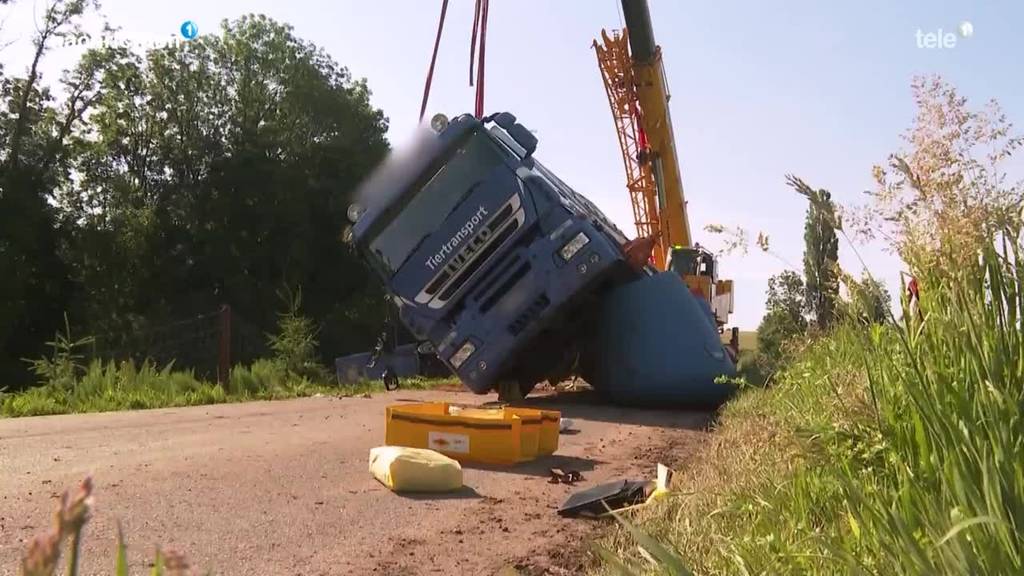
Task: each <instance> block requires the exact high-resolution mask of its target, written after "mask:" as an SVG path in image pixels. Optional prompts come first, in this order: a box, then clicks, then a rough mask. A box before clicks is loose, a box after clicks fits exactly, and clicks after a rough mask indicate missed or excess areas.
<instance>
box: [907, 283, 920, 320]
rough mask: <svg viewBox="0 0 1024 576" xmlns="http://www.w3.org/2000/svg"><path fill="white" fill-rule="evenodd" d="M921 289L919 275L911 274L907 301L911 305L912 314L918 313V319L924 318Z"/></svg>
mask: <svg viewBox="0 0 1024 576" xmlns="http://www.w3.org/2000/svg"><path fill="white" fill-rule="evenodd" d="M920 298H921V291H920V287H918V284H917V277H916V276H911V277H910V282H908V283H907V302H908V304H909V305H910V312H911V314H916V315H917V319H918V320H922V319H923V318H922V315H921V303H920Z"/></svg>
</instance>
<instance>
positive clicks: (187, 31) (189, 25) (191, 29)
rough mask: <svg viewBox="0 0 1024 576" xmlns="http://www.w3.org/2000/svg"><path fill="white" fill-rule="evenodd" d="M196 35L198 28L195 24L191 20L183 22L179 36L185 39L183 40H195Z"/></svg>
mask: <svg viewBox="0 0 1024 576" xmlns="http://www.w3.org/2000/svg"><path fill="white" fill-rule="evenodd" d="M198 33H199V27H198V26H196V23H195V22H193V21H191V20H185V22H183V23H182V24H181V35H182V36H184V37H185V40H191V39H193V38H195V37H196V34H198Z"/></svg>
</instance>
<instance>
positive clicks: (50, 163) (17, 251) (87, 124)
mask: <svg viewBox="0 0 1024 576" xmlns="http://www.w3.org/2000/svg"><path fill="white" fill-rule="evenodd" d="M55 7H56V8H55V9H53V10H52V11H51V12H48V13H47V16H46V18H47V23H48V25H49V24H52V26H53V28H54V31H53V32H52V34H51V38H50V39H46V38H43V37H42V35H43V33H40V38H39V39H37V46H40V45H42V46H43V48H42V49H41V50H39V52H38V54H39V59H41V58H43V57H44V55H45V44H46V42H52V38H54V37H59V36H60V35H61V34H70V33H74V32H75V29H74V27H75V21H76V19H77V18H78V17H79V15H80V14H81V13H82V11H83V10H84V9H85V8H86V7H85V6H84V5H83V4H82V3H80V2H79V3H76V2H59V3H57V4H55ZM65 16H66V17H65ZM62 19H63V20H62ZM43 30H44V32H45V30H46V28H45V27H44V29H43ZM40 40H41V41H42V42H41V43H40ZM54 92H55V93H57V94H58V95H56V96H55V95H53V94H51V93H50V91H49V90H48V89H47V88H45V87H43V86H42V83H41V82H40V79H39V77H38V73H37V72H36V67H35V65H33V68H32V70H30V71H29V74H28V76H27V77H25V78H15V77H8V76H4V77H3V78H2V84H0V97H2V98H3V106H2V109H0V142H2V150H0V158H2V160H3V163H2V165H3V170H4V172H3V174H2V177H0V183H2V190H0V269H2V270H4V272H5V274H4V276H5V282H3V283H0V347H2V350H3V351H2V352H0V383H2V382H4V381H5V380H4V378H7V379H10V378H14V377H15V376H16V372H17V369H18V368H19V367H20V358H22V357H25V356H33V355H36V354H38V352H39V351H40V348H41V345H42V343H43V342H45V341H46V340H47V339H49V337H50V336H52V334H53V330H54V328H55V327H56V326H57V325H58V323H59V322H62V315H63V313H64V312H67V313H68V314H69V316H70V318H71V323H72V326H73V327H75V326H77V327H78V329H79V331H82V332H86V333H91V334H98V335H110V336H107V339H108V340H110V339H111V338H116V336H114V335H118V334H121V335H130V334H131V333H133V332H137V331H143V330H146V329H147V328H149V327H152V326H158V325H162V324H166V323H167V322H170V321H174V320H177V319H180V318H186V317H190V316H194V315H196V314H201V313H207V312H210V311H212V310H216V309H217V308H218V307H219V306H220V305H221V304H230V305H231V306H232V308H233V309H234V310H235V311H236V315H237V316H238V317H240V318H244V319H246V320H247V321H248V322H250V323H252V324H253V325H254V326H255V327H256V329H258V330H262V331H266V330H269V329H270V328H271V326H272V325H273V322H274V320H275V319H276V312H278V311H279V310H280V307H281V303H280V300H279V299H278V297H277V293H278V292H279V291H280V289H281V288H282V287H285V286H288V287H300V286H301V288H302V294H303V308H304V310H303V311H304V313H305V314H307V315H308V316H310V317H312V318H313V319H315V321H316V322H317V323H318V325H319V326H320V328H321V333H320V341H321V345H322V355H323V356H324V357H325V358H329V357H333V356H335V355H337V354H339V353H343V352H346V351H352V350H356V349H363V348H367V347H369V346H370V345H371V344H372V341H373V338H372V337H373V335H374V333H375V332H376V331H377V330H378V329H379V327H380V322H381V315H382V314H383V311H384V307H383V304H382V302H381V299H380V298H379V289H378V288H377V284H376V282H375V281H373V280H371V279H370V277H369V276H368V274H367V271H366V270H365V268H364V267H363V265H362V264H361V263H360V262H359V261H358V260H357V259H356V257H355V256H354V255H353V254H351V253H350V252H349V251H348V250H347V249H346V247H345V246H344V244H342V243H341V242H340V241H339V234H340V232H341V229H342V226H343V224H344V214H345V209H346V207H347V205H348V194H349V193H350V191H352V190H353V189H354V188H355V186H356V185H357V184H358V182H359V181H360V179H361V178H362V177H363V175H365V174H366V173H367V172H368V171H369V169H370V168H372V167H373V166H374V165H375V164H376V163H377V162H378V161H379V160H380V159H381V158H382V157H383V155H384V154H385V153H386V152H387V149H388V144H387V141H386V139H385V132H386V129H387V120H386V119H385V118H384V116H383V114H382V113H381V111H379V110H377V109H375V108H373V106H372V105H371V104H370V101H369V90H368V89H367V86H366V84H365V82H363V81H355V80H353V79H352V78H351V77H350V75H349V73H348V71H347V70H346V69H345V68H343V67H341V66H339V65H338V64H337V63H335V62H334V61H333V60H332V59H331V58H330V57H329V56H327V55H326V54H325V53H324V52H323V51H321V50H320V49H318V48H316V47H315V46H313V45H311V44H309V43H307V42H304V41H302V40H300V39H298V38H296V37H295V36H294V35H293V34H292V31H291V29H290V28H289V27H288V26H285V25H282V24H279V23H277V22H274V21H273V20H271V19H269V18H266V17H264V16H247V17H243V18H241V19H239V20H237V21H233V22H225V23H224V24H223V25H222V30H221V33H220V34H219V35H206V36H202V37H200V38H198V39H196V40H194V41H189V42H180V43H172V44H169V45H166V46H163V47H160V48H155V49H152V50H149V51H147V52H146V53H144V54H140V53H138V52H136V51H133V50H132V49H131V48H129V47H128V46H125V45H107V46H104V47H103V48H100V49H95V50H91V51H89V52H87V53H86V54H85V55H84V56H83V57H82V59H81V60H80V62H79V63H78V65H77V66H76V67H75V68H74V69H73V70H70V71H68V72H67V73H66V74H65V76H64V78H63V80H62V86H61V90H54ZM101 340H102V339H101Z"/></svg>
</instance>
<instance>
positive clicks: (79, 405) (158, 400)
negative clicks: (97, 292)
mask: <svg viewBox="0 0 1024 576" xmlns="http://www.w3.org/2000/svg"><path fill="white" fill-rule="evenodd" d="M78 372H79V373H77V374H75V375H74V376H71V377H67V378H60V379H56V380H52V381H49V382H47V383H45V384H43V385H41V386H37V387H35V388H30V389H28V390H25V391H23V392H18V393H8V394H0V415H2V416H9V417H16V416H39V415H45V414H71V413H78V412H108V411H115V410H140V409H147V408H167V407H173V406H196V405H202V404H220V403H224V402H244V401H247V400H277V399H284V398H296V397H302V396H312V395H314V394H334V395H355V394H365V393H369V392H377V391H380V390H383V385H382V384H381V383H379V382H369V381H367V382H361V383H357V384H352V385H346V386H338V385H337V384H334V383H333V382H329V381H325V380H321V379H316V380H311V379H309V378H307V377H304V376H299V375H297V374H294V373H292V372H290V371H288V370H287V369H286V368H285V367H284V366H283V365H282V364H281V363H279V362H276V361H273V360H257V361H256V362H253V363H252V364H251V365H248V366H241V365H240V366H236V367H235V368H234V369H232V370H231V374H230V377H229V378H228V380H227V381H226V382H225V383H224V384H223V385H222V384H218V383H216V382H210V381H207V380H203V379H200V378H197V377H196V376H195V374H194V373H193V372H192V371H188V370H175V369H174V367H173V365H167V366H164V367H163V368H158V367H157V366H156V365H154V364H153V363H151V362H143V363H142V364H141V365H136V364H135V363H134V362H131V361H123V362H113V361H108V362H103V361H100V360H94V361H92V362H90V363H89V364H88V365H87V366H84V367H82V368H81V370H79V371H78ZM450 382H453V381H452V380H431V379H423V378H412V379H408V380H403V381H402V388H405V389H410V388H412V389H427V388H433V387H436V386H438V385H441V384H445V383H450Z"/></svg>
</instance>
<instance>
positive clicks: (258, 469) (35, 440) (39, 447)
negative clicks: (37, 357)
mask: <svg viewBox="0 0 1024 576" xmlns="http://www.w3.org/2000/svg"><path fill="white" fill-rule="evenodd" d="M488 399H490V398H487V397H480V396H474V395H470V394H465V393H456V392H449V391H433V392H413V391H402V390H399V391H397V392H393V393H390V394H380V395H377V396H374V397H372V398H362V397H355V398H332V397H324V398H307V399H301V400H289V401H277V402H251V403H246V404H229V405H218V406H201V407H192V408H174V409H163V410H148V411H138V412H121V413H106V414H81V415H70V416H44V417H35V418H19V419H8V420H0V574H17V572H18V563H19V558H20V556H21V554H22V551H23V550H24V548H25V546H26V543H27V542H28V540H29V539H30V538H31V537H32V536H34V535H35V534H38V533H40V532H42V531H44V530H45V529H47V527H48V526H49V524H50V520H51V515H52V510H53V507H54V505H55V500H54V499H55V498H56V497H57V496H58V495H59V493H60V492H61V491H63V490H64V489H65V488H68V487H73V486H74V485H75V484H76V483H77V482H78V481H79V480H80V479H81V478H83V477H84V476H86V475H88V474H92V475H93V479H94V482H95V486H96V488H95V505H94V514H93V519H92V521H91V522H90V524H89V525H88V526H87V527H86V534H85V545H84V550H83V557H84V564H83V568H84V570H83V571H82V572H81V573H82V574H110V573H111V571H112V568H113V561H114V542H115V534H116V526H117V523H118V522H120V523H121V524H122V526H123V528H124V533H125V535H126V538H127V543H128V554H129V560H130V563H131V565H132V573H142V572H143V570H144V569H145V568H146V567H147V566H148V565H149V561H150V560H151V559H152V557H153V552H154V550H155V548H156V547H157V546H160V547H162V548H164V549H174V550H178V551H182V552H185V553H186V554H187V556H188V558H189V559H190V561H191V563H192V564H193V566H195V567H197V568H201V569H202V570H204V571H205V570H207V569H210V570H212V571H213V572H214V573H215V574H218V575H234V574H242V575H254V574H267V575H273V576H277V575H321V574H474V575H475V574H494V573H496V572H498V571H500V570H501V569H502V568H504V567H506V566H513V567H516V568H518V569H519V571H520V573H523V574H576V573H580V572H582V571H584V570H585V569H586V565H587V563H588V562H589V560H588V553H587V552H586V550H587V547H588V544H589V540H590V539H591V538H592V537H593V535H595V534H596V532H597V531H599V530H601V529H602V527H603V526H607V523H606V522H602V521H588V520H574V519H563V518H560V517H559V516H558V515H557V514H556V513H555V510H556V509H557V508H558V507H559V506H560V505H561V504H562V502H564V501H565V499H566V498H567V497H568V496H569V495H570V494H571V493H572V492H573V491H576V490H579V489H584V488H587V487H590V486H593V485H596V484H599V483H602V482H606V481H610V480H615V479H618V478H630V479H643V478H650V477H652V476H653V475H654V470H655V465H656V463H657V462H658V461H662V462H665V463H666V464H670V465H673V466H676V467H686V466H687V465H688V464H689V460H690V459H691V458H692V456H693V454H694V453H695V451H696V450H697V448H698V447H699V445H700V444H701V443H702V442H704V441H705V440H706V438H707V432H705V427H706V425H707V419H708V415H707V414H706V413H701V412H681V411H654V410H637V409H627V408H618V407H614V406H607V405H602V404H600V403H597V402H596V401H593V402H592V401H591V400H592V398H591V397H590V396H589V393H587V392H584V393H564V392H563V393H561V394H560V395H558V396H552V397H542V398H539V399H531V400H530V401H528V403H532V404H540V405H543V406H544V407H546V408H552V409H558V410H561V411H562V413H563V416H564V417H569V418H572V419H573V420H574V421H575V426H574V428H576V429H577V430H578V432H575V433H572V434H564V435H562V437H561V439H560V445H559V450H558V452H557V454H556V455H555V456H551V457H548V458H543V459H541V460H537V461H535V462H531V463H527V464H522V465H519V466H515V467H510V468H496V467H480V466H474V465H472V464H467V465H465V466H464V469H465V472H464V479H465V485H466V488H465V489H464V490H463V491H461V492H459V493H456V494H453V495H445V496H436V495H431V496H403V495H398V494H394V493H392V492H390V491H389V490H388V489H386V488H385V487H384V486H382V485H381V484H379V483H378V482H377V481H376V480H375V479H374V478H373V477H372V476H371V475H370V474H369V473H368V472H367V459H368V453H369V450H370V448H372V447H374V446H378V445H380V444H382V443H383V440H384V409H385V407H386V406H387V405H389V404H392V403H397V402H407V401H429V400H447V401H451V402H466V403H473V404H478V403H481V402H482V401H485V400H488ZM669 447H671V448H669ZM552 467H558V468H563V469H566V470H568V469H573V470H579V471H581V472H582V474H583V476H584V480H583V481H582V482H580V483H578V484H576V485H575V486H572V487H570V486H567V485H563V484H550V483H548V470H549V469H550V468H552Z"/></svg>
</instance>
